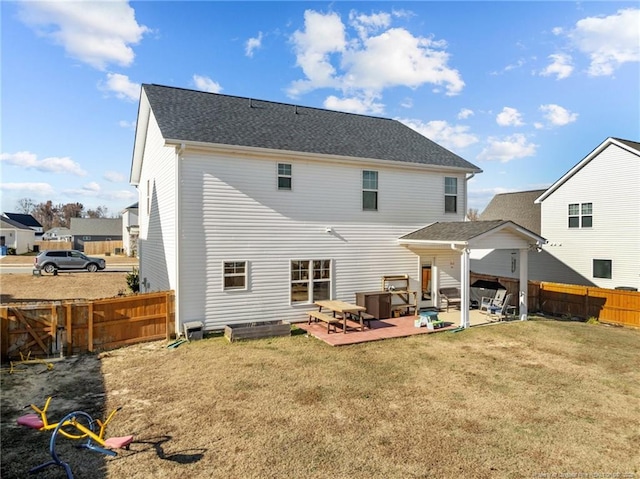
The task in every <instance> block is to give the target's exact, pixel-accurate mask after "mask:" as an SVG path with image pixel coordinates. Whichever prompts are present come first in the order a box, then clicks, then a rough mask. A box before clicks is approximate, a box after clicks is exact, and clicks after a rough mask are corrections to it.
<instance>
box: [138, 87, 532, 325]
mask: <svg viewBox="0 0 640 479" xmlns="http://www.w3.org/2000/svg"><path fill="white" fill-rule="evenodd" d="M136 124H137V126H136V134H135V142H134V150H133V159H132V168H131V179H130V182H131V184H132V185H134V186H136V187H137V189H138V192H139V205H140V208H139V210H138V214H139V225H140V239H139V252H138V254H139V258H140V286H141V291H160V290H168V289H173V290H175V297H176V309H175V318H176V325H175V326H176V331H178V332H179V331H181V330H182V325H183V324H184V323H186V322H189V321H202V322H203V323H204V324H205V329H207V330H215V329H222V328H223V327H224V325H225V324H237V323H243V322H250V321H265V320H288V321H292V322H296V321H304V320H305V319H306V314H305V313H306V312H307V311H309V310H310V309H315V307H316V306H315V305H314V302H315V301H317V300H320V299H338V300H344V301H348V302H355V299H356V292H363V291H375V290H380V289H382V284H381V281H382V278H383V276H386V275H405V274H406V275H408V277H409V288H410V289H411V290H413V291H416V292H419V291H424V290H425V288H427V289H429V290H430V293H431V294H425V295H419V296H420V297H419V299H418V307H428V306H434V305H435V306H438V305H439V304H440V298H439V292H438V289H439V287H445V286H460V287H461V293H462V302H463V304H465V301H466V300H467V299H468V298H467V295H468V292H469V254H470V250H472V249H473V248H487V247H489V246H488V245H491V247H493V248H496V247H498V248H499V247H503V248H510V249H511V248H515V249H517V250H518V251H519V254H520V255H521V257H523V258H525V260H526V256H527V253H528V251H529V249H531V248H532V247H533V248H535V246H536V245H539V244H540V243H542V242H544V239H543V238H541V237H540V236H538V235H536V234H534V233H531V232H529V231H527V230H525V229H524V228H522V227H520V226H518V225H517V224H515V223H513V222H508V221H494V222H476V224H473V225H470V224H469V222H464V221H463V220H464V218H465V213H466V211H467V180H468V179H469V178H471V177H472V176H473V175H474V174H477V173H480V172H481V170H480V169H479V168H478V167H476V166H475V165H473V164H471V163H469V162H468V161H466V160H464V159H463V158H461V157H459V156H457V155H456V154H454V153H452V152H450V151H448V150H446V149H445V148H443V147H441V146H439V145H437V144H436V143H434V142H432V141H431V140H429V139H428V138H425V137H424V136H422V135H420V134H419V133H417V132H416V131H414V130H412V129H410V128H408V127H407V126H405V125H403V124H402V123H400V122H398V121H395V120H391V119H387V118H377V117H371V116H364V115H356V114H350V113H342V112H336V111H329V110H323V109H318V108H308V107H302V106H297V105H290V104H283V103H275V102H269V101H262V100H256V99H250V98H241V97H234V96H229V95H220V94H215V93H205V92H199V91H192V90H186V89H181V88H172V87H165V86H159V85H148V84H145V85H143V86H142V89H141V97H140V105H139V109H138V117H137V123H136ZM424 278H427V280H424ZM423 281H429V284H428V285H426V284H425V285H423V284H422V282H423ZM517 303H518V304H519V306H520V315H521V318H522V319H526V315H527V307H526V304H527V276H526V271H521V276H520V298H519V301H518V302H517ZM468 314H469V311H468V308H462V311H461V313H460V315H461V324H462V325H463V326H467V325H468V324H469V322H468V320H469V318H468Z"/></svg>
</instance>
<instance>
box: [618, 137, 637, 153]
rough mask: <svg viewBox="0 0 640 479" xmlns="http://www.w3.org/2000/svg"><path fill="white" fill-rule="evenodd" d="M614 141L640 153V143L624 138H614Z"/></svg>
mask: <svg viewBox="0 0 640 479" xmlns="http://www.w3.org/2000/svg"><path fill="white" fill-rule="evenodd" d="M614 140H618V141H619V142H620V143H624V144H625V145H627V146H628V147H630V148H633V149H635V150H638V152H640V143H638V142H637V141H631V140H623V139H622V138H614Z"/></svg>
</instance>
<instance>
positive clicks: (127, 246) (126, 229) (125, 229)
mask: <svg viewBox="0 0 640 479" xmlns="http://www.w3.org/2000/svg"><path fill="white" fill-rule="evenodd" d="M138 223H139V220H138V203H134V204H132V205H130V206H127V207H126V208H125V209H124V210H123V211H122V247H123V249H124V253H125V254H126V255H127V256H137V255H138V236H139V234H140V226H139V225H138Z"/></svg>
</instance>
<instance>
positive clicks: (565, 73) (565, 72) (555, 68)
mask: <svg viewBox="0 0 640 479" xmlns="http://www.w3.org/2000/svg"><path fill="white" fill-rule="evenodd" d="M548 58H549V59H550V60H551V63H550V64H549V65H548V66H547V67H546V68H545V69H544V70H542V71H541V72H540V75H542V76H545V77H546V76H551V75H555V76H556V80H563V79H565V78H569V76H571V73H573V65H572V64H571V56H570V55H567V54H565V53H555V54H553V55H549V57H548Z"/></svg>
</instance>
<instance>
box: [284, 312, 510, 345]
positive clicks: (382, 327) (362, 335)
mask: <svg viewBox="0 0 640 479" xmlns="http://www.w3.org/2000/svg"><path fill="white" fill-rule="evenodd" d="M417 318H418V316H400V317H399V318H388V319H372V320H371V327H367V328H365V330H364V331H360V330H359V328H360V324H359V323H358V322H356V321H347V333H346V334H343V332H342V328H341V327H340V326H339V327H338V328H337V332H333V331H332V332H331V333H328V332H327V326H326V325H325V324H324V323H322V322H319V323H315V322H312V323H311V324H307V323H306V322H304V323H297V324H296V326H297V327H298V328H300V329H303V330H304V331H306V332H307V334H310V335H311V336H314V337H315V338H318V339H320V340H321V341H324V342H325V343H327V344H329V345H331V346H345V345H348V344H359V343H366V342H370V341H379V340H381V339H391V338H403V337H407V336H415V335H418V334H435V333H439V332H445V331H452V330H458V328H460V311H457V310H450V311H449V312H446V311H441V312H439V313H438V318H439V319H440V320H442V321H444V323H445V326H444V327H443V328H439V329H427V328H426V327H420V328H417V327H415V325H414V322H415V320H416V319H417ZM500 322H503V321H499V320H498V318H496V317H491V316H490V315H488V314H487V313H486V312H484V311H478V310H477V309H472V310H470V311H469V326H482V325H488V324H498V323H500Z"/></svg>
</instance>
